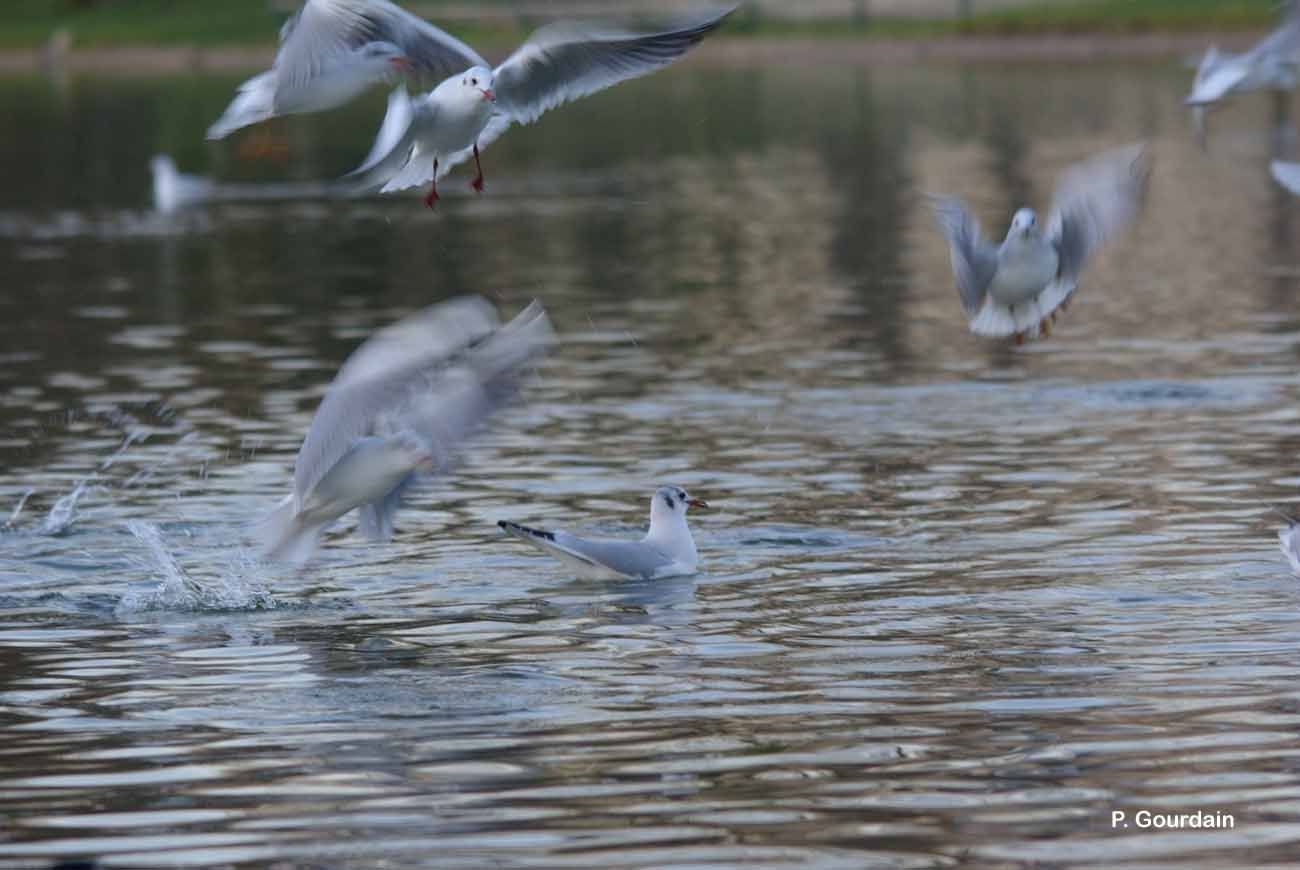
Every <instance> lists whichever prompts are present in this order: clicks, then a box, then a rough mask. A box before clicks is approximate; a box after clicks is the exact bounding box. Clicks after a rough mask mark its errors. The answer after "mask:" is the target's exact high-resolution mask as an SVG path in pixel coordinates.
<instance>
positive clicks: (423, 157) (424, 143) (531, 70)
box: [347, 7, 734, 208]
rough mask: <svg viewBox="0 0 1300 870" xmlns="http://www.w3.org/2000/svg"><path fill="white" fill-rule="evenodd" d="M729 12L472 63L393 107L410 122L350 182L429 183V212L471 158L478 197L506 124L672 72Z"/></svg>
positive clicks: (532, 43)
mask: <svg viewBox="0 0 1300 870" xmlns="http://www.w3.org/2000/svg"><path fill="white" fill-rule="evenodd" d="M733 10H734V7H732V8H731V9H727V10H725V11H722V12H714V13H711V14H709V15H706V16H702V17H697V18H695V19H693V20H691V21H687V22H683V23H680V24H676V25H673V26H669V27H665V28H662V29H659V30H651V31H630V30H621V29H612V28H608V27H604V26H598V25H593V24H590V23H586V24H575V23H564V22H561V23H556V24H551V25H547V26H546V27H543V28H541V29H539V30H537V31H536V32H535V33H533V34H532V36H530V37H529V38H528V40H527V41H526V42H524V44H523V45H521V46H519V48H517V49H516V50H515V52H514V53H513V54H511V55H510V57H508V58H506V60H505V61H504V62H502V63H501V65H500V66H498V67H497V68H496V69H490V68H489V67H488V65H487V63H486V62H484V61H483V60H482V59H481V58H477V56H475V58H474V59H473V60H472V62H470V63H467V64H466V65H465V67H466V68H464V71H463V72H460V73H458V74H456V75H454V76H452V77H451V78H448V79H446V80H445V81H443V82H442V83H441V84H439V85H438V86H437V87H436V88H434V89H433V90H432V91H430V92H429V93H427V94H424V95H422V96H419V97H415V98H412V99H411V101H410V104H409V105H400V104H394V103H393V102H391V101H390V103H389V112H390V113H392V112H394V111H402V112H406V113H408V114H409V119H408V120H407V123H406V125H405V127H406V129H405V131H404V133H403V134H402V135H401V136H400V137H398V138H397V139H396V140H395V141H394V142H393V144H392V146H391V147H389V148H388V149H386V150H384V149H379V148H376V149H372V156H371V157H370V158H369V159H368V160H366V161H365V162H364V163H362V164H361V166H360V167H358V168H357V169H356V170H355V171H353V172H352V173H350V174H349V175H348V176H347V180H349V181H351V182H352V183H354V184H355V186H356V187H357V189H359V190H374V189H378V190H381V191H382V192H385V193H389V192H392V191H398V190H405V189H407V188H410V187H416V186H418V185H422V184H426V183H428V184H430V188H429V195H428V196H427V197H425V200H424V201H425V204H426V205H428V206H429V207H431V208H432V207H433V204H434V202H436V201H437V199H438V179H440V178H442V177H443V176H444V175H446V174H447V173H448V172H449V171H450V170H451V169H452V167H454V166H456V165H457V164H459V163H461V162H462V161H464V160H467V159H469V158H470V157H471V156H472V157H473V158H474V163H475V168H476V170H477V172H476V174H475V176H474V180H473V181H472V182H471V186H472V187H473V188H474V189H475V190H477V191H480V192H481V191H482V190H483V167H482V164H481V163H480V162H479V150H480V149H482V148H486V147H487V146H488V145H489V144H490V143H491V142H492V141H494V140H495V139H496V138H497V137H498V136H500V135H501V134H502V133H504V132H505V131H506V129H507V128H509V127H510V125H511V124H514V123H520V124H528V123H531V122H533V121H535V120H537V118H538V117H540V116H541V115H542V114H543V113H544V112H546V111H547V110H548V109H553V108H555V107H556V106H558V105H560V104H562V103H566V102H569V101H570V100H576V99H578V98H579V97H584V96H587V95H588V94H593V93H595V92H597V91H600V90H603V89H605V88H608V87H610V86H611V85H614V84H617V83H619V82H621V81H625V80H627V79H630V78H635V77H636V76H641V75H645V74H646V73H649V72H652V71H653V70H655V69H658V68H659V67H661V66H664V65H665V64H668V63H671V62H672V61H673V60H676V59H677V58H678V57H681V56H682V55H683V54H685V53H686V51H687V50H688V49H690V48H691V47H692V46H694V45H695V44H696V43H698V42H699V41H700V40H701V39H703V38H704V37H705V36H707V35H708V34H709V33H711V32H713V31H714V30H716V29H717V28H718V26H719V25H721V24H722V21H723V19H725V18H726V17H727V16H728V15H730V14H731V12H732V11H733ZM388 126H389V123H388V121H387V119H386V120H385V127H388ZM377 150H378V151H383V152H384V153H382V154H378V155H376V154H374V152H375V151H377Z"/></svg>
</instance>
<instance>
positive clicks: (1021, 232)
mask: <svg viewBox="0 0 1300 870" xmlns="http://www.w3.org/2000/svg"><path fill="white" fill-rule="evenodd" d="M1037 232H1038V215H1037V214H1036V213H1035V212H1034V210H1033V209H1032V208H1022V209H1021V210H1020V211H1018V212H1016V214H1015V216H1014V217H1013V218H1011V229H1009V230H1007V238H1008V239H1010V238H1015V237H1023V238H1029V237H1030V236H1032V235H1034V234H1035V233H1037Z"/></svg>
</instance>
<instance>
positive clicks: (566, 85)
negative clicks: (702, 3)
mask: <svg viewBox="0 0 1300 870" xmlns="http://www.w3.org/2000/svg"><path fill="white" fill-rule="evenodd" d="M734 10H735V7H734V6H733V7H731V8H730V9H727V10H725V11H722V12H715V13H712V14H710V15H708V16H705V17H703V18H702V19H699V20H696V21H692V22H689V23H682V24H679V25H676V26H671V27H668V28H665V29H662V30H657V31H651V32H645V33H637V32H632V31H627V30H617V29H610V28H601V27H596V26H593V25H591V24H574V23H557V24H552V25H549V26H547V27H543V28H541V29H539V30H538V31H536V32H535V33H534V34H533V35H532V36H530V37H529V38H528V40H527V41H526V42H525V43H524V44H523V45H521V46H520V47H519V48H518V49H517V50H516V51H515V52H514V53H513V54H512V55H510V57H508V58H507V59H506V60H505V61H504V62H503V63H502V64H501V65H500V66H498V67H497V68H496V70H495V72H494V83H493V85H494V89H495V91H496V97H497V106H498V108H499V109H500V110H501V111H502V112H504V113H506V114H508V115H509V116H510V118H511V120H514V121H517V122H519V123H522V124H527V123H530V122H532V121H535V120H536V119H537V118H538V117H539V116H540V115H541V114H542V113H543V112H546V111H547V110H549V109H553V108H555V107H556V106H558V105H560V104H562V103H566V102H569V101H570V100H576V99H578V98H579V97H584V96H587V95H588V94H593V93H595V92H596V91H600V90H603V89H605V88H608V87H610V86H611V85H614V84H617V83H618V82H621V81H626V80H627V79H630V78H634V77H636V76H641V75H645V74H646V73H649V72H653V71H654V70H656V69H658V68H659V67H661V66H664V65H665V64H668V63H671V62H672V61H674V60H676V59H677V58H679V57H681V56H682V55H683V54H685V53H686V52H687V51H688V50H689V49H690V48H691V47H692V46H694V45H695V44H696V43H698V42H699V41H700V40H702V39H703V38H704V37H706V36H708V35H709V34H710V33H712V32H713V31H714V30H716V29H717V28H718V27H719V26H720V25H721V24H722V22H723V21H724V20H725V19H726V17H727V16H728V15H730V14H731V13H732V12H733V11H734Z"/></svg>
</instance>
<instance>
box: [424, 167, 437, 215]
mask: <svg viewBox="0 0 1300 870" xmlns="http://www.w3.org/2000/svg"><path fill="white" fill-rule="evenodd" d="M437 201H438V158H437V157H435V158H433V181H431V182H429V195H428V196H426V197H425V198H424V204H425V205H427V206H428V207H429V208H433V204H434V203H435V202H437Z"/></svg>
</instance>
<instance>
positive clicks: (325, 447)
mask: <svg viewBox="0 0 1300 870" xmlns="http://www.w3.org/2000/svg"><path fill="white" fill-rule="evenodd" d="M497 323H498V319H497V316H496V312H495V310H493V308H492V306H491V305H489V304H488V303H487V302H486V301H485V300H483V299H481V298H477V297H467V298H461V299H454V300H451V301H450V302H444V303H441V304H439V305H434V306H431V307H429V308H426V309H425V310H423V311H421V312H419V313H417V314H414V315H412V316H410V317H408V318H406V319H405V320H402V321H399V322H398V323H396V324H394V325H392V326H390V327H387V328H385V329H383V330H380V331H379V332H377V333H376V334H375V335H373V336H371V337H370V338H369V339H367V340H366V341H365V342H364V343H363V344H362V345H361V346H360V347H359V348H357V349H356V350H355V351H354V352H353V353H352V355H351V356H350V357H348V359H347V361H346V362H345V363H344V364H343V368H342V369H340V370H339V373H338V375H337V376H336V377H335V379H334V382H333V383H332V384H330V387H329V389H328V390H327V391H326V393H325V398H324V399H322V400H321V403H320V407H319V408H317V409H316V415H315V417H313V418H312V422H311V427H310V429H308V431H307V437H306V438H305V439H304V440H303V443H302V447H301V448H300V449H299V451H298V458H297V460H296V462H295V463H294V476H293V482H294V494H295V496H296V499H295V501H296V504H297V505H298V507H299V508H300V507H301V506H302V503H303V499H304V498H305V497H306V496H307V495H308V494H309V493H310V492H311V490H312V488H313V487H314V486H315V485H316V484H317V483H318V482H319V481H320V480H321V478H322V477H324V476H325V475H326V474H327V473H328V472H329V470H330V469H331V468H333V467H334V465H335V464H336V463H337V462H338V461H339V459H341V458H342V457H343V455H344V454H346V453H347V452H348V450H350V449H351V448H352V446H353V444H354V443H355V442H356V440H357V439H358V438H361V437H364V436H366V435H371V434H374V430H375V426H376V424H377V422H378V420H379V417H380V416H381V415H382V414H384V413H385V412H389V413H391V412H393V411H394V410H395V409H397V408H401V407H403V406H405V405H406V404H407V403H408V402H409V401H410V397H411V392H412V390H414V389H418V388H420V387H426V388H427V384H428V378H429V375H430V374H431V373H435V372H436V371H437V370H438V369H440V368H444V367H446V366H448V364H449V363H450V362H451V361H452V360H453V359H454V358H455V357H456V356H457V355H458V354H461V353H463V352H464V351H465V350H466V349H467V348H468V347H470V346H471V345H472V344H473V343H475V342H477V341H480V340H482V339H483V338H485V337H486V336H487V335H489V334H491V332H492V331H493V330H494V329H496V327H497Z"/></svg>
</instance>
